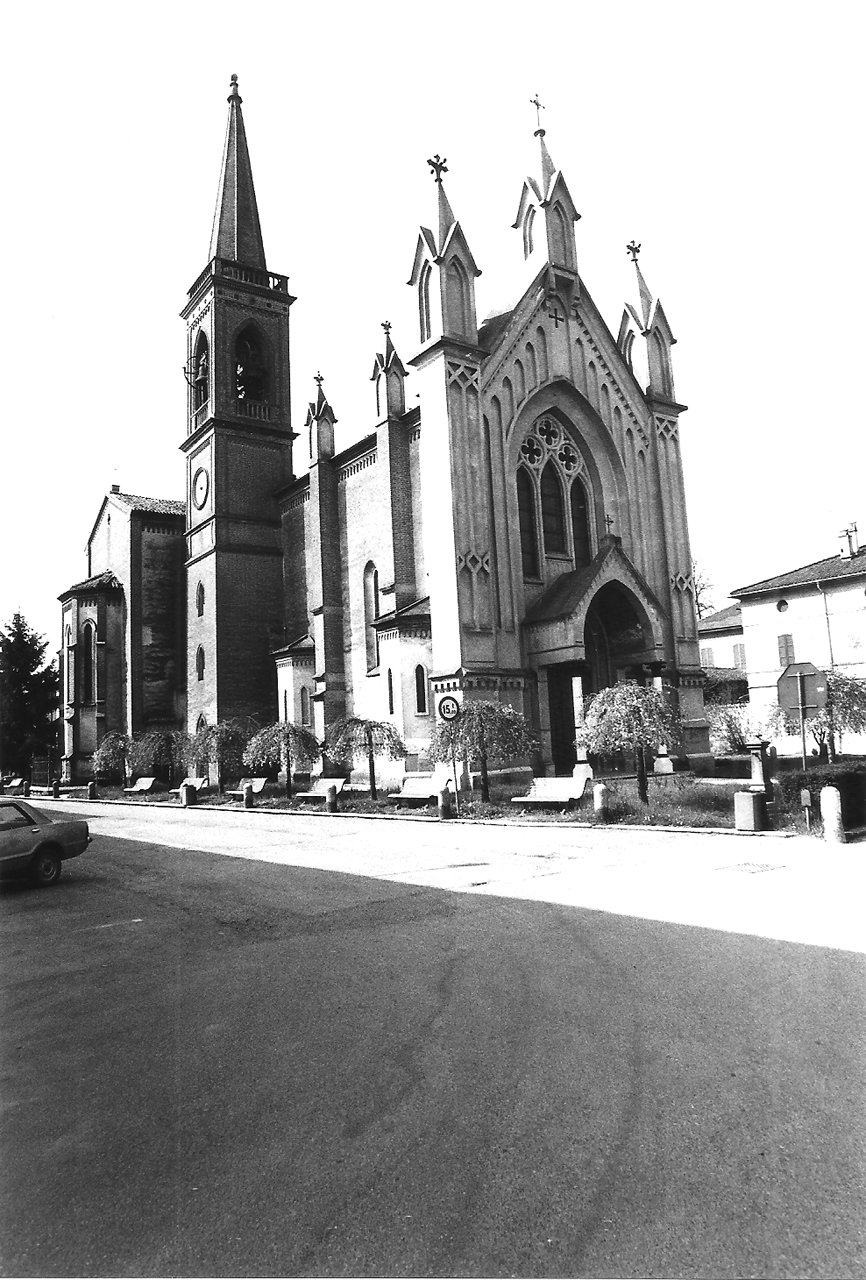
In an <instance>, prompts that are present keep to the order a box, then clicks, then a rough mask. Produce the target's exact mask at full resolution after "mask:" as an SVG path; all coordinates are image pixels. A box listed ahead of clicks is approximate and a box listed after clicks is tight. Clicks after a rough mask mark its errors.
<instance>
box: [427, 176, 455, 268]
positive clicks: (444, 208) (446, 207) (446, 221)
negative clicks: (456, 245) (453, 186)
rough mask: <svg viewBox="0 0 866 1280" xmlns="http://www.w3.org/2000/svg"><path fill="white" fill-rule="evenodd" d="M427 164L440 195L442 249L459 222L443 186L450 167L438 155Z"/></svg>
mask: <svg viewBox="0 0 866 1280" xmlns="http://www.w3.org/2000/svg"><path fill="white" fill-rule="evenodd" d="M427 163H428V164H429V166H430V169H431V172H432V174H433V177H434V179H435V182H436V188H437V190H438V193H439V248H440V249H442V248H443V246H444V244H445V240H446V237H447V235H448V232H449V231H450V230H451V227H452V225H453V224H454V223H455V222H456V221H457V219H456V218H455V217H454V210H453V209H452V208H451V204H450V202H449V200H448V197H447V196H446V194H445V188H444V186H443V185H442V174H443V173H447V172H448V166H447V164H446V163H445V157H444V156H441V157H440V156H439V154H438V153H437V154H436V155H435V156H434V157H433V159H432V160H428V161H427Z"/></svg>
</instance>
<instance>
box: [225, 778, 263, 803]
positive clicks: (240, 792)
mask: <svg viewBox="0 0 866 1280" xmlns="http://www.w3.org/2000/svg"><path fill="white" fill-rule="evenodd" d="M266 782H267V778H241V780H240V782H239V783H238V785H237V790H236V791H227V792H226V793H225V794H226V795H227V796H232V797H234V799H235V800H243V798H244V791H245V790H246V788H247V787H252V789H253V795H254V796H258V795H261V793H262V792H263V791H264V789H265V783H266Z"/></svg>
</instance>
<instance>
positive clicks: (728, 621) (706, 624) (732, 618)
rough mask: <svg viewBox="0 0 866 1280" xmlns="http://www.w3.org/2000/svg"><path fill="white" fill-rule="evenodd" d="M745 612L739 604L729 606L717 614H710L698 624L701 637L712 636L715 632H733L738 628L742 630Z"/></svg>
mask: <svg viewBox="0 0 866 1280" xmlns="http://www.w3.org/2000/svg"><path fill="white" fill-rule="evenodd" d="M742 626H743V611H742V609H741V608H740V606H739V605H738V604H729V605H728V606H727V608H725V609H719V611H718V612H717V613H708V614H707V616H706V617H705V618H701V620H700V622H699V623H698V631H699V632H700V633H701V635H702V636H703V635H712V634H713V632H715V631H733V630H734V629H735V628H736V627H739V628H740V629H741V630H742Z"/></svg>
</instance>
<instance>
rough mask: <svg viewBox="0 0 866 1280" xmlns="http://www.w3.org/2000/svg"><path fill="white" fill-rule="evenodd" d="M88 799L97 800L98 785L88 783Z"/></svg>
mask: <svg viewBox="0 0 866 1280" xmlns="http://www.w3.org/2000/svg"><path fill="white" fill-rule="evenodd" d="M87 799H88V800H95V799H96V783H95V782H88V784H87Z"/></svg>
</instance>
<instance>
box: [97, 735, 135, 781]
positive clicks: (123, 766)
mask: <svg viewBox="0 0 866 1280" xmlns="http://www.w3.org/2000/svg"><path fill="white" fill-rule="evenodd" d="M131 743H132V739H131V738H129V737H127V735H126V734H125V733H107V734H106V735H105V737H104V738H103V739H102V741H101V742H100V744H99V746H98V747H97V748H96V750H95V751H94V753H93V776H94V777H97V776H98V775H99V774H115V775H117V774H119V775H120V779H121V781H123V780H124V779H125V777H126V771H127V762H128V760H129V749H130V746H131Z"/></svg>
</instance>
